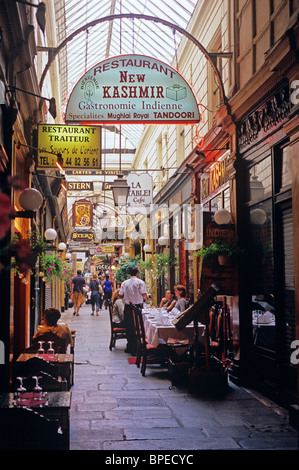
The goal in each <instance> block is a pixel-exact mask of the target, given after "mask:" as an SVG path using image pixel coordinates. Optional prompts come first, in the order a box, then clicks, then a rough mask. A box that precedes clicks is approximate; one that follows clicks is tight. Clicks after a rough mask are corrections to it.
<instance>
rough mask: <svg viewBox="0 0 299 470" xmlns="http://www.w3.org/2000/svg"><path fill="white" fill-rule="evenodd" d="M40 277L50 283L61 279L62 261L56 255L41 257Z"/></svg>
mask: <svg viewBox="0 0 299 470" xmlns="http://www.w3.org/2000/svg"><path fill="white" fill-rule="evenodd" d="M41 269H42V271H41V272H40V276H41V277H42V279H43V281H45V282H51V281H52V280H53V279H55V278H59V279H61V277H62V273H63V261H62V259H61V258H60V257H58V256H56V255H43V256H42V259H41Z"/></svg>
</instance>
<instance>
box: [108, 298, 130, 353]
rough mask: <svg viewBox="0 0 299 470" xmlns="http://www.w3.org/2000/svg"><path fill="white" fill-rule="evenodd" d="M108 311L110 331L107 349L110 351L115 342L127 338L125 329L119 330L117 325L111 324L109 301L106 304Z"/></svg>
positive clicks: (111, 314) (110, 305)
mask: <svg viewBox="0 0 299 470" xmlns="http://www.w3.org/2000/svg"><path fill="white" fill-rule="evenodd" d="M108 310H109V320H110V330H111V336H110V344H109V349H110V351H111V350H112V348H114V347H115V343H116V340H118V339H124V338H127V331H126V328H120V327H119V326H117V323H114V322H113V320H112V317H113V310H112V303H111V301H110V300H109V304H108Z"/></svg>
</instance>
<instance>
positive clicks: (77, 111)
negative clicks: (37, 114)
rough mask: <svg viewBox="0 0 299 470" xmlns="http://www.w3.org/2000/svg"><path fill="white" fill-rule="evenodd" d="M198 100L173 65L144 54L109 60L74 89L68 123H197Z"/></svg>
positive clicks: (66, 113) (87, 73) (70, 100)
mask: <svg viewBox="0 0 299 470" xmlns="http://www.w3.org/2000/svg"><path fill="white" fill-rule="evenodd" d="M199 121H200V112H199V102H198V100H197V98H196V96H195V94H194V91H193V90H192V88H191V86H190V84H189V83H188V82H187V81H186V80H185V79H184V78H183V77H182V76H181V75H180V74H179V73H178V72H177V71H176V70H175V69H174V68H172V67H171V66H169V65H167V64H165V63H164V62H160V61H159V60H157V59H154V58H151V57H147V56H142V55H121V56H117V57H112V58H108V59H106V60H103V61H102V62H100V63H98V64H97V65H95V66H94V67H92V68H91V69H90V70H88V71H87V72H86V73H85V74H84V75H83V76H82V77H81V79H80V80H79V81H78V82H77V84H76V85H75V87H74V89H73V91H72V92H71V94H70V96H69V100H68V103H67V106H66V111H65V122H66V123H77V124H78V123H80V124H91V123H97V124H99V123H100V124H104V123H107V122H109V123H118V124H119V123H138V124H140V123H141V122H143V123H147V124H148V123H156V122H163V123H171V124H175V123H177V124H182V123H196V122H199Z"/></svg>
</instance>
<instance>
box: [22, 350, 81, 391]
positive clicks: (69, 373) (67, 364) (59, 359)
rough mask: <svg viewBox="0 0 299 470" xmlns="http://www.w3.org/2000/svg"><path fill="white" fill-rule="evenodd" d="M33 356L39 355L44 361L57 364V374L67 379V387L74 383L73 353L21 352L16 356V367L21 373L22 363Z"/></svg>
mask: <svg viewBox="0 0 299 470" xmlns="http://www.w3.org/2000/svg"><path fill="white" fill-rule="evenodd" d="M33 357H40V358H41V359H44V360H45V361H48V362H50V363H51V364H53V365H55V366H57V370H58V375H59V376H60V377H62V378H63V379H66V380H67V384H68V388H69V389H70V388H71V387H72V386H73V385H74V355H73V354H38V353H27V352H25V353H22V354H20V356H19V357H18V358H17V361H16V362H17V367H18V370H19V371H20V373H21V370H22V364H25V363H26V361H28V360H29V359H31V358H33Z"/></svg>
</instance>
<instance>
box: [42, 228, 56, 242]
mask: <svg viewBox="0 0 299 470" xmlns="http://www.w3.org/2000/svg"><path fill="white" fill-rule="evenodd" d="M44 235H45V239H46V240H47V241H49V242H51V241H53V240H55V239H56V237H57V232H56V230H54V228H48V229H47V230H46V231H45V234H44Z"/></svg>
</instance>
